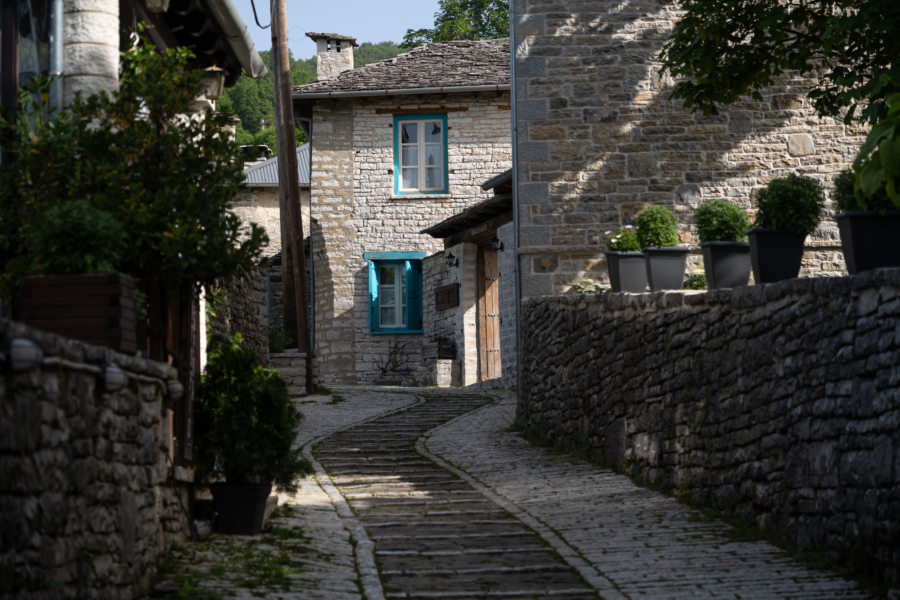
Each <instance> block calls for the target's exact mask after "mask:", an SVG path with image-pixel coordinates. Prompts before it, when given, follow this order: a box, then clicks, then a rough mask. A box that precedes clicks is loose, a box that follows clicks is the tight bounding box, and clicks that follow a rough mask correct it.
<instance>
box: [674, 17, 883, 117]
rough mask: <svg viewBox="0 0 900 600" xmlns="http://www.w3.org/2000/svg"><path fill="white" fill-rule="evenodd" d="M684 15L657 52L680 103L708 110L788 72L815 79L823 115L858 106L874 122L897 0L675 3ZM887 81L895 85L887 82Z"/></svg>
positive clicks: (813, 95)
mask: <svg viewBox="0 0 900 600" xmlns="http://www.w3.org/2000/svg"><path fill="white" fill-rule="evenodd" d="M681 6H682V8H683V9H684V10H685V13H684V16H683V17H682V19H681V20H680V21H679V22H678V23H677V24H676V25H675V29H674V31H673V33H672V35H671V36H670V38H669V40H668V42H667V43H666V44H665V46H664V47H663V49H662V52H661V53H660V58H661V60H662V62H663V71H665V72H668V73H669V74H671V75H672V76H674V77H675V78H676V79H678V83H677V84H676V86H675V89H674V91H673V93H672V96H673V97H675V98H681V99H683V100H684V102H685V105H686V106H688V107H691V108H693V109H697V110H701V111H702V112H704V113H705V114H715V113H716V111H717V107H719V106H721V105H723V104H730V103H732V102H734V101H736V100H737V99H738V98H740V97H741V96H743V95H745V94H748V93H749V94H750V95H752V97H754V98H756V99H761V95H760V93H759V92H760V90H761V89H763V88H765V87H767V86H769V85H772V84H773V83H775V82H776V81H777V80H778V78H779V77H781V76H782V75H784V74H785V73H787V72H789V71H794V72H797V73H799V74H801V75H809V76H812V77H814V78H816V79H818V80H819V83H818V84H817V85H816V86H815V87H813V89H812V90H811V91H810V92H809V98H810V99H811V100H812V101H813V103H814V105H815V108H816V110H817V111H818V112H819V114H822V115H831V116H839V115H841V114H842V113H843V111H844V110H845V109H847V108H849V111H848V112H847V113H846V117H845V121H846V122H850V121H851V120H852V119H853V117H854V115H855V110H856V109H857V108H863V110H862V112H861V113H860V114H859V115H858V116H857V118H859V119H860V120H862V121H868V122H872V123H874V122H875V121H877V120H879V119H880V118H882V117H884V115H885V114H886V112H887V106H886V103H885V99H886V98H887V97H888V96H889V95H890V93H891V92H892V91H897V86H896V85H895V84H894V83H893V81H900V62H898V61H897V57H898V56H900V11H898V10H897V2H896V0H683V1H682V2H681ZM891 78H893V81H892V79H891Z"/></svg>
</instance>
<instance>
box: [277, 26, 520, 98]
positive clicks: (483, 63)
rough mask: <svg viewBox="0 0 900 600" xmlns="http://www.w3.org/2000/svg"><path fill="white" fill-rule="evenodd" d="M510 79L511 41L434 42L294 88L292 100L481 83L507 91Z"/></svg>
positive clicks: (465, 85)
mask: <svg viewBox="0 0 900 600" xmlns="http://www.w3.org/2000/svg"><path fill="white" fill-rule="evenodd" d="M509 79H510V77H509V39H508V38H502V39H497V40H481V41H458V42H434V43H430V44H423V45H422V46H418V47H416V48H413V49H412V50H410V51H409V52H404V53H403V54H398V55H397V56H395V57H393V58H388V59H385V60H382V61H379V62H376V63H372V64H368V65H365V66H363V67H359V68H357V69H352V70H350V71H344V72H343V73H341V74H340V75H338V76H336V77H333V78H331V79H327V80H323V81H315V82H313V83H308V84H306V85H299V86H296V87H294V88H293V96H294V98H297V99H302V98H303V96H304V95H306V94H316V93H327V92H361V91H377V90H416V89H428V88H453V87H469V86H483V85H497V86H499V87H501V88H508V87H509Z"/></svg>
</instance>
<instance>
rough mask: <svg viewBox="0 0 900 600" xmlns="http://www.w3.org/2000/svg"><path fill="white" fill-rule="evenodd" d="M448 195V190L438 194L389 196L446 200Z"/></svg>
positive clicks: (405, 198) (403, 198)
mask: <svg viewBox="0 0 900 600" xmlns="http://www.w3.org/2000/svg"><path fill="white" fill-rule="evenodd" d="M449 197H450V193H449V192H442V193H440V194H438V193H430V194H394V195H392V196H391V200H446V199H447V198H449Z"/></svg>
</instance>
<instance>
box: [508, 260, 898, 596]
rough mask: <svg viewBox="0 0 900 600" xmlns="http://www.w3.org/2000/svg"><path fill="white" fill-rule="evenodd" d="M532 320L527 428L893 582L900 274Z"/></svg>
mask: <svg viewBox="0 0 900 600" xmlns="http://www.w3.org/2000/svg"><path fill="white" fill-rule="evenodd" d="M522 319H523V322H522V326H523V328H522V330H523V336H524V343H523V350H524V357H523V363H522V387H521V389H520V396H519V397H520V400H519V406H518V421H519V423H520V424H521V425H522V426H523V427H524V428H525V429H527V430H529V431H532V432H534V433H535V434H537V435H539V436H540V437H542V438H544V439H545V440H546V441H548V442H551V443H553V444H555V445H558V446H562V447H571V446H572V445H575V446H579V447H582V448H585V449H588V450H590V451H592V452H597V453H599V454H601V455H602V457H603V458H604V460H605V461H607V462H608V463H610V464H611V465H614V466H616V467H618V468H619V469H622V470H624V471H626V472H627V473H630V474H631V475H633V476H638V477H640V478H642V479H643V480H644V481H646V482H648V483H652V484H657V485H661V486H664V487H666V488H669V489H672V490H676V491H677V492H678V493H679V494H680V495H682V496H684V497H686V498H689V499H691V500H693V501H695V502H698V503H700V504H702V505H704V506H713V507H716V508H718V509H720V510H722V511H723V512H724V513H725V514H729V515H732V516H736V517H739V518H742V519H745V520H748V521H750V522H753V523H756V524H757V525H759V526H760V527H762V528H763V529H767V530H770V531H773V532H776V533H777V534H779V535H787V536H789V537H790V538H791V539H792V541H793V542H794V543H795V544H796V545H797V546H798V547H799V548H800V549H802V550H811V549H816V548H827V549H829V550H832V551H834V552H836V553H838V554H839V555H840V556H841V558H842V559H844V560H847V561H855V562H856V563H857V564H859V563H864V564H862V566H863V567H864V568H868V569H870V570H872V571H873V572H874V574H875V575H876V576H877V577H879V578H882V579H883V580H885V581H887V582H888V583H890V584H892V585H896V584H898V583H900V497H898V495H897V490H898V489H900V370H898V369H897V365H898V364H900V270H881V271H877V272H870V273H867V274H862V275H857V276H854V277H839V278H803V279H792V280H788V281H784V282H779V283H776V284H768V285H758V286H751V287H746V288H736V289H733V290H717V291H712V292H685V291H678V292H659V293H655V294H634V295H632V294H612V293H607V294H603V295H600V296H560V297H547V298H540V299H532V300H528V301H526V302H525V303H524V307H523V317H522Z"/></svg>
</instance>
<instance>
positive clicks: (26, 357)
mask: <svg viewBox="0 0 900 600" xmlns="http://www.w3.org/2000/svg"><path fill="white" fill-rule="evenodd" d="M5 350H6V352H5V354H6V358H7V360H9V364H10V366H12V368H13V371H27V370H28V369H33V368H35V367H37V366H38V365H40V364H41V362H42V361H43V360H44V353H43V352H41V348H40V347H39V346H38V345H37V344H35V343H34V342H32V341H31V340H26V339H25V338H12V339H10V340H8V341H7V344H6V348H5Z"/></svg>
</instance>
